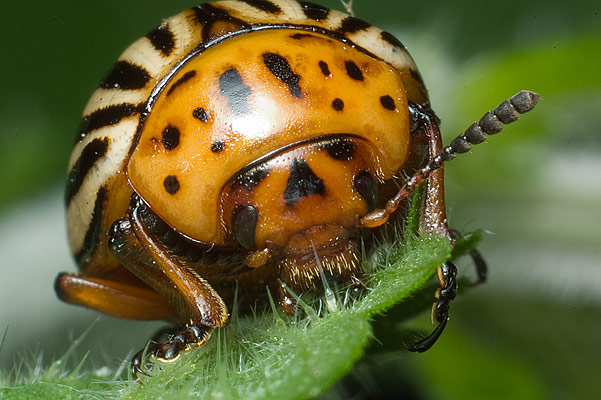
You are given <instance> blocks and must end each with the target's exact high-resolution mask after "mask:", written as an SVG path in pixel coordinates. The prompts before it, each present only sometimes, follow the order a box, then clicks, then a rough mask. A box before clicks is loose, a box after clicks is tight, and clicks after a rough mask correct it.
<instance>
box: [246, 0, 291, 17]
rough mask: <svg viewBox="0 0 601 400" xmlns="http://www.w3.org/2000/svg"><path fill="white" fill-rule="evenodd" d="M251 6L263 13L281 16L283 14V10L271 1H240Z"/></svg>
mask: <svg viewBox="0 0 601 400" xmlns="http://www.w3.org/2000/svg"><path fill="white" fill-rule="evenodd" d="M240 1H242V2H244V3H246V4H248V5H250V6H253V7H255V8H258V9H259V10H261V11H265V12H266V13H270V14H279V13H281V12H282V9H281V8H280V7H278V6H277V5H275V4H273V3H272V2H271V1H266V0H240Z"/></svg>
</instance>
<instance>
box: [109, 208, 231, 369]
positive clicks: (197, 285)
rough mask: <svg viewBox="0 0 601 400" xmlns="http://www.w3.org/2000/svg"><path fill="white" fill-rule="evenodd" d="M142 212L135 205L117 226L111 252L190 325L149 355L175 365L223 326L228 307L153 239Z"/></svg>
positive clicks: (137, 366) (138, 358) (138, 360)
mask: <svg viewBox="0 0 601 400" xmlns="http://www.w3.org/2000/svg"><path fill="white" fill-rule="evenodd" d="M139 212H140V206H139V205H134V206H132V208H131V209H130V218H129V219H126V220H121V221H118V222H116V223H115V224H113V227H112V228H111V232H110V234H109V237H110V239H109V248H110V249H111V251H112V253H113V254H114V255H115V257H116V258H117V259H118V260H119V262H121V264H122V265H123V266H125V267H126V268H127V269H128V270H130V271H131V272H132V273H133V274H135V275H136V276H137V277H138V278H140V279H141V280H143V281H144V282H146V283H147V284H148V285H149V286H151V287H152V288H153V289H155V290H156V291H157V292H159V293H161V294H162V295H163V296H165V297H166V298H167V299H168V300H169V303H170V304H171V305H172V306H173V307H174V308H175V310H176V311H177V315H178V320H179V321H185V322H186V327H185V328H184V329H183V330H182V331H181V332H180V333H179V334H176V335H174V336H173V337H172V338H171V340H169V341H168V342H166V343H162V344H153V345H151V346H150V347H149V351H148V354H149V355H151V356H154V357H156V358H158V359H160V360H163V361H171V360H173V359H175V358H177V357H178V354H179V353H180V352H181V351H183V350H187V349H188V348H189V345H192V344H194V345H202V344H204V343H205V342H206V340H208V337H209V332H210V330H211V328H215V327H219V326H223V325H224V324H225V322H226V320H227V307H226V306H225V304H224V302H223V300H222V299H221V297H220V296H219V295H218V294H217V293H216V292H215V290H214V289H213V288H212V287H211V286H210V285H209V283H208V282H207V281H206V280H204V279H203V278H202V277H200V276H199V275H198V274H197V273H196V272H195V271H193V270H191V269H189V268H187V267H186V265H184V264H182V263H181V262H179V261H178V260H177V259H176V258H174V257H173V256H172V255H171V254H169V252H168V251H167V249H166V248H164V246H163V245H162V244H161V243H160V242H159V241H158V240H155V239H154V238H153V237H152V236H151V234H150V233H149V232H148V231H147V229H146V228H145V226H144V225H143V223H142V221H141V219H140V215H139ZM143 353H144V352H141V353H138V354H136V356H135V357H134V359H133V360H132V371H133V373H134V377H135V376H137V373H139V372H141V368H140V366H141V358H142V354H143Z"/></svg>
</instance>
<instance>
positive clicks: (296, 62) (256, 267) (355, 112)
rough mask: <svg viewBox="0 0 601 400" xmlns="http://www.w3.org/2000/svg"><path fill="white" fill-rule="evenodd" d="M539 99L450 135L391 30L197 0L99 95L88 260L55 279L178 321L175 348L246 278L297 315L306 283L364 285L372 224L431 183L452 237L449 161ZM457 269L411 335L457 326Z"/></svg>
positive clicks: (74, 200)
mask: <svg viewBox="0 0 601 400" xmlns="http://www.w3.org/2000/svg"><path fill="white" fill-rule="evenodd" d="M538 99H539V96H538V95H537V94H536V93H534V92H530V91H522V92H520V93H518V94H517V95H515V96H514V97H512V98H511V99H510V100H507V101H504V102H503V103H501V105H500V106H499V107H497V108H496V109H495V110H493V111H492V112H488V113H487V114H486V115H485V116H484V117H483V118H482V119H480V121H479V122H476V123H474V124H473V125H472V126H470V128H468V129H467V130H466V131H465V133H463V134H461V135H459V136H458V137H457V138H455V139H454V140H453V141H452V142H451V144H450V145H449V146H447V147H444V148H443V147H442V144H441V143H442V142H441V135H440V131H439V127H438V125H439V121H438V118H437V117H436V115H435V113H434V112H433V111H432V109H431V107H430V103H429V100H428V96H427V92H426V88H425V86H424V83H423V81H422V78H421V76H420V73H419V71H418V69H417V67H416V65H415V63H414V61H413V59H412V58H411V56H410V55H409V53H408V52H407V50H406V48H405V47H404V46H403V45H402V44H401V42H400V41H399V40H397V39H396V38H395V37H394V36H393V35H391V34H390V33H388V32H386V31H383V30H381V29H379V28H377V27H375V26H372V25H370V24H368V23H367V22H364V21H362V20H360V19H358V18H355V17H354V16H350V15H347V14H345V13H342V12H339V11H335V10H331V9H328V8H325V7H323V6H319V5H316V4H312V3H309V2H305V1H298V2H297V1H294V0H245V1H242V0H230V1H216V2H211V3H206V4H202V5H200V6H197V7H193V8H191V9H189V10H186V11H184V12H182V13H180V14H178V15H176V16H174V17H171V18H169V19H167V20H165V21H164V22H163V23H162V24H161V25H160V26H158V27H157V28H156V29H154V30H152V31H151V32H149V33H148V34H147V35H146V36H144V37H142V38H141V39H139V40H138V41H136V42H134V43H133V44H132V45H131V46H130V47H129V48H128V49H127V50H125V52H124V53H123V54H122V55H121V57H120V58H119V59H118V61H117V62H116V63H115V65H114V66H113V68H112V69H111V70H110V71H109V73H108V74H107V75H106V77H105V78H104V79H103V80H102V81H101V83H100V85H99V88H98V89H97V90H96V91H95V92H94V94H93V95H92V98H91V99H90V101H89V102H88V104H87V106H86V107H85V110H84V112H83V120H82V123H81V127H80V130H79V133H78V135H77V139H76V143H75V147H74V150H73V153H72V155H71V159H70V162H69V167H68V168H69V172H68V180H67V189H66V207H67V223H68V230H69V241H70V246H71V249H72V252H73V255H74V258H75V260H76V262H77V264H78V265H79V268H80V271H81V272H80V273H79V274H72V273H63V274H60V275H59V276H58V277H57V279H56V282H55V288H56V292H57V293H58V296H59V297H60V298H61V299H62V300H64V301H66V302H69V303H72V304H76V305H81V306H85V307H89V308H92V309H95V310H97V311H100V312H102V313H105V314H109V315H113V316H117V317H122V318H129V319H138V320H167V321H171V322H173V323H175V324H178V325H179V326H181V327H182V328H181V330H180V331H179V332H178V333H176V334H175V335H174V336H172V337H171V339H170V340H168V341H167V342H166V343H159V344H153V345H151V346H150V347H149V348H148V353H149V354H151V355H154V356H155V357H157V358H159V359H163V360H171V359H174V358H176V357H177V356H178V354H179V353H180V352H181V351H182V350H184V349H187V348H189V346H191V345H202V344H203V343H205V342H206V341H207V340H208V338H209V335H210V332H211V330H212V329H213V328H216V327H220V326H223V325H224V324H225V323H226V321H227V319H228V306H227V304H230V302H231V301H232V298H233V295H234V292H235V291H236V290H237V291H238V293H239V294H242V295H243V296H246V297H247V298H250V299H253V298H261V297H264V295H265V293H266V287H267V288H268V289H269V290H270V291H271V293H275V294H277V296H278V297H277V298H278V302H279V305H280V306H281V307H282V309H283V310H284V312H286V313H288V314H293V313H294V312H295V308H296V303H295V300H294V297H293V296H292V295H291V293H305V292H308V291H312V290H313V289H315V288H316V287H317V286H319V282H320V279H321V277H322V276H325V277H327V279H334V280H336V281H340V282H353V283H355V284H357V285H360V284H361V281H362V267H361V262H360V260H361V255H360V251H361V250H360V245H359V242H360V234H361V235H362V236H363V237H366V235H369V234H370V233H371V232H373V231H374V230H376V229H377V228H378V227H380V226H382V225H383V224H385V223H386V222H387V221H388V219H389V218H392V219H396V220H397V221H396V222H402V221H399V220H400V219H402V216H401V214H400V213H395V211H396V209H397V208H398V206H399V205H400V204H401V202H402V201H403V200H404V199H406V198H407V196H408V195H409V194H410V193H411V192H412V191H413V190H414V189H415V188H416V186H417V185H418V184H419V183H421V182H424V185H425V198H424V203H423V215H422V218H421V230H422V231H423V232H424V233H426V234H436V235H439V236H443V237H447V238H448V239H449V241H453V240H454V239H453V235H452V234H451V232H450V231H449V228H448V225H447V219H446V215H445V203H444V185H443V171H442V168H441V167H442V165H443V163H444V162H446V161H449V160H451V159H453V158H454V156H455V154H457V153H464V152H467V151H468V150H469V149H470V146H471V145H472V144H477V143H480V142H482V141H484V140H485V139H486V135H490V134H494V133H497V132H500V131H501V130H502V129H503V126H502V124H508V123H511V122H514V121H515V120H517V119H518V116H519V114H521V113H524V112H527V111H530V110H531V109H532V108H534V106H535V104H536V103H537V101H538ZM399 188H400V189H399ZM369 243H370V242H369V241H366V242H365V245H366V246H369ZM479 264H480V266H481V267H480V269H481V270H482V271H481V272H483V269H484V265H483V264H482V263H479ZM455 276H456V269H455V267H454V266H453V264H452V263H451V262H447V263H444V264H443V265H442V266H441V267H440V270H439V280H440V285H441V290H440V295H439V299H438V303H437V304H438V306H437V308H436V312H435V320H436V321H437V322H438V327H437V328H436V329H435V330H434V332H433V333H432V334H431V335H430V336H429V337H428V338H426V339H425V340H424V341H421V342H418V343H417V344H415V345H413V346H409V347H410V349H411V350H416V351H423V350H425V349H427V348H429V347H430V346H431V345H432V344H433V343H434V341H435V340H436V338H438V336H439V335H440V333H441V332H442V330H443V329H444V327H445V324H446V321H447V319H448V309H449V302H450V301H451V300H452V298H453V297H454V296H455V289H456V282H455ZM141 358H142V357H141V353H139V354H138V355H136V356H135V357H134V360H133V361H132V368H133V371H134V374H135V373H138V372H142V370H141V368H140V365H141V361H142V359H141Z"/></svg>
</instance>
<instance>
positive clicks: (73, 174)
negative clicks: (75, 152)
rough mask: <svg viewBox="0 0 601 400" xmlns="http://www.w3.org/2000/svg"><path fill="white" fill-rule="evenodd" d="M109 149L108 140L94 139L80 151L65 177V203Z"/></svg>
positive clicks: (106, 138)
mask: <svg viewBox="0 0 601 400" xmlns="http://www.w3.org/2000/svg"><path fill="white" fill-rule="evenodd" d="M108 148H109V138H108V137H106V136H105V137H103V138H96V139H94V140H92V141H91V142H90V143H88V144H87V145H86V146H85V147H84V148H83V150H82V151H81V153H80V155H79V158H78V159H77V161H76V162H75V165H73V168H71V171H69V175H68V176H67V188H66V190H65V202H66V203H67V204H69V203H70V202H71V200H72V199H73V197H74V196H75V195H76V194H77V192H78V191H79V189H80V188H81V185H82V183H83V180H84V178H85V177H86V175H87V174H88V172H89V171H90V169H91V168H92V167H93V166H94V164H96V162H97V161H98V160H99V159H101V158H102V157H104V156H105V154H106V152H107V150H108Z"/></svg>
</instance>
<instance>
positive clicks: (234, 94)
mask: <svg viewBox="0 0 601 400" xmlns="http://www.w3.org/2000/svg"><path fill="white" fill-rule="evenodd" d="M219 91H220V92H221V94H222V95H223V96H224V97H226V98H227V104H228V105H229V106H230V108H231V109H232V111H233V112H234V114H237V115H243V114H246V113H247V112H248V96H250V95H251V93H252V91H251V90H250V87H249V86H248V85H246V84H245V83H244V81H243V80H242V77H241V76H240V73H239V72H238V70H237V69H236V68H230V69H228V70H227V71H225V72H224V73H223V74H221V76H220V77H219Z"/></svg>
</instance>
